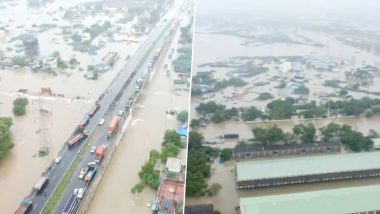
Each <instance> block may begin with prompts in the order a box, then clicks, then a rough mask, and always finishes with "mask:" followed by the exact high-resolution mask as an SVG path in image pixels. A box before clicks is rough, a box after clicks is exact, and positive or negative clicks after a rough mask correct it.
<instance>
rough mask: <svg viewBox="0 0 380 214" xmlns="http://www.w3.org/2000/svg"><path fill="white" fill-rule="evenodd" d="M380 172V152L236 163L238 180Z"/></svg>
mask: <svg viewBox="0 0 380 214" xmlns="http://www.w3.org/2000/svg"><path fill="white" fill-rule="evenodd" d="M363 169H380V152H362V153H350V154H335V155H318V156H305V157H295V158H279V159H271V160H258V161H246V162H237V163H236V174H237V181H248V180H257V179H265V178H281V177H292V176H301V175H313V174H321V173H336V172H344V171H358V170H363Z"/></svg>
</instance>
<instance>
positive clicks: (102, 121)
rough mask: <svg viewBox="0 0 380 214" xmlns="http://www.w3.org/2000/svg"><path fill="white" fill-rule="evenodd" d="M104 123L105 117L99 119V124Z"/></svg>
mask: <svg viewBox="0 0 380 214" xmlns="http://www.w3.org/2000/svg"><path fill="white" fill-rule="evenodd" d="M103 124H104V118H102V119H100V120H99V126H101V125H103Z"/></svg>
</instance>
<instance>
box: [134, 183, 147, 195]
mask: <svg viewBox="0 0 380 214" xmlns="http://www.w3.org/2000/svg"><path fill="white" fill-rule="evenodd" d="M144 187H145V185H144V184H143V183H138V184H136V185H135V186H133V187H132V189H131V192H132V194H137V195H139V194H140V193H142V191H143V190H144Z"/></svg>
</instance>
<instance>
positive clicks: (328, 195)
mask: <svg viewBox="0 0 380 214" xmlns="http://www.w3.org/2000/svg"><path fill="white" fill-rule="evenodd" d="M379 201H380V185H373V186H364V187H350V188H342V189H333V190H320V191H310V192H302V193H290V194H281V195H273V196H261V197H251V198H241V199H240V210H241V213H242V214H248V213H255V214H267V213H292V214H304V213H308V214H320V213H323V214H336V213H359V212H364V211H373V210H380V203H379Z"/></svg>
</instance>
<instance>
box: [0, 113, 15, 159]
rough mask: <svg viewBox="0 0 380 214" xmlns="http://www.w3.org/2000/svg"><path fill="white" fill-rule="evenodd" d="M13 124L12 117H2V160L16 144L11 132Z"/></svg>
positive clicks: (0, 123)
mask: <svg viewBox="0 0 380 214" xmlns="http://www.w3.org/2000/svg"><path fill="white" fill-rule="evenodd" d="M11 126H12V118H10V117H0V160H2V159H3V158H4V157H5V156H6V155H7V154H8V152H9V151H10V150H11V149H12V148H13V146H14V144H13V142H12V137H11V132H10V128H11Z"/></svg>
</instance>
